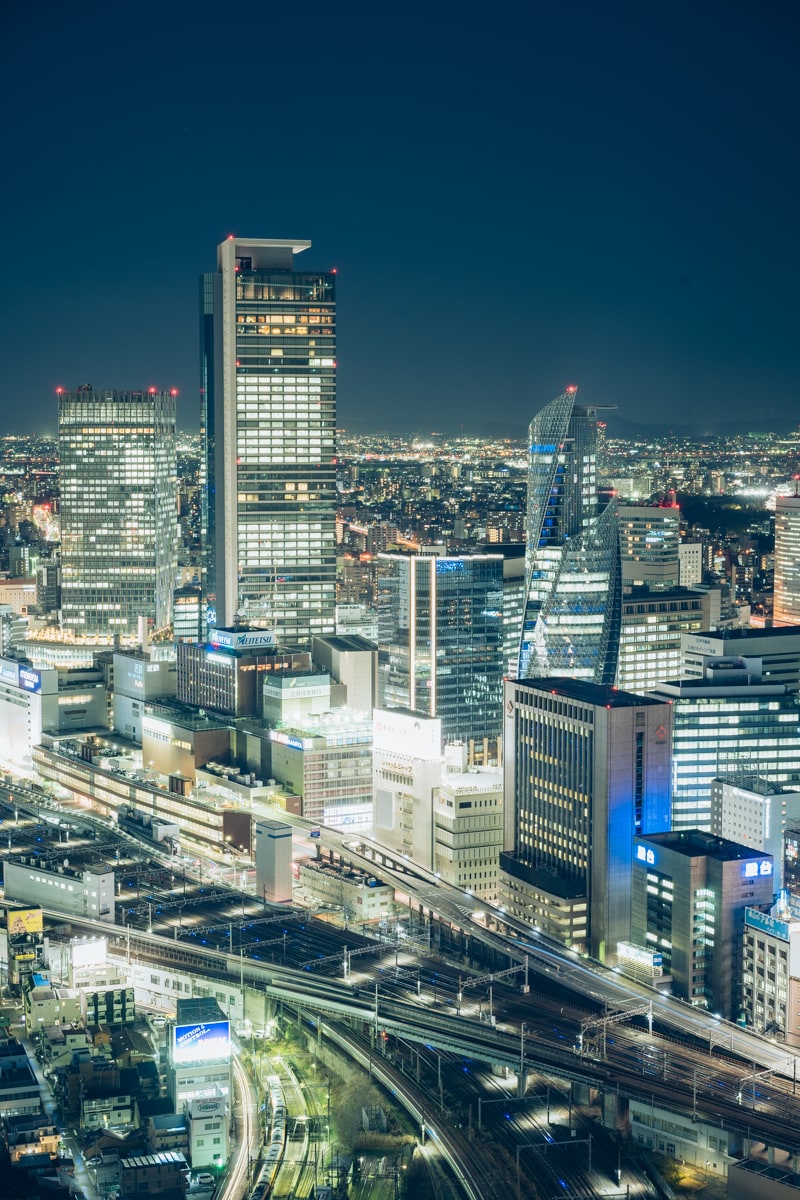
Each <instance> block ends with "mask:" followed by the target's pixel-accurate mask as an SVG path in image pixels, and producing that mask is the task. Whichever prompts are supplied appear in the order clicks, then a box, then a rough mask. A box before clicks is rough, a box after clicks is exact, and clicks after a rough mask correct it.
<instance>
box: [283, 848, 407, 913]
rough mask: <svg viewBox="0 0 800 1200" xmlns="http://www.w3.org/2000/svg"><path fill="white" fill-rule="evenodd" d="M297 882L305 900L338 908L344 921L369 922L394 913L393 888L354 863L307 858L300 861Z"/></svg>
mask: <svg viewBox="0 0 800 1200" xmlns="http://www.w3.org/2000/svg"><path fill="white" fill-rule="evenodd" d="M299 882H300V886H301V887H302V889H303V891H304V892H305V894H306V896H307V897H308V899H309V900H312V901H317V902H318V903H319V904H329V905H332V906H334V907H336V908H341V910H342V916H343V917H344V920H345V924H353V925H356V924H359V925H363V924H371V923H374V922H377V921H385V920H388V918H389V917H391V916H393V914H394V888H393V887H390V886H389V884H386V883H381V882H380V881H379V880H377V879H375V878H374V876H371V875H368V874H367V873H366V872H364V871H359V870H357V869H356V868H354V867H336V866H334V865H333V864H332V863H329V862H325V861H323V860H321V859H307V860H306V861H305V862H304V861H301V862H300V866H299Z"/></svg>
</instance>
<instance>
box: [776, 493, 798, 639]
mask: <svg viewBox="0 0 800 1200" xmlns="http://www.w3.org/2000/svg"><path fill="white" fill-rule="evenodd" d="M773 620H774V621H775V624H776V625H800V496H799V495H798V494H797V488H795V494H794V495H793V496H778V497H777V498H776V500H775V600H774V605H773Z"/></svg>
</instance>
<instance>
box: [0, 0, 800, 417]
mask: <svg viewBox="0 0 800 1200" xmlns="http://www.w3.org/2000/svg"><path fill="white" fill-rule="evenodd" d="M799 11H800V10H798V7H797V5H796V3H794V2H793V0H783V2H777V0H758V3H753V2H751V0H748V2H747V3H738V2H737V0H726V2H724V3H723V2H715V0H693V2H692V3H683V2H682V0H677V2H676V0H662V3H659V4H653V3H648V2H647V0H637V2H635V3H614V2H613V0H612V2H610V3H600V2H597V0H595V2H593V3H589V2H586V3H584V2H578V3H569V2H564V0H561V3H547V4H544V3H539V2H537V0H532V2H531V3H527V4H525V3H522V2H521V0H520V2H519V3H515V4H509V3H504V2H503V0H500V3H496V4H487V5H481V6H476V5H475V4H468V3H467V4H464V3H462V4H450V3H437V0H430V3H429V4H417V3H415V2H413V0H412V2H411V3H403V4H400V3H394V4H392V3H388V4H387V3H379V2H373V3H370V4H366V3H360V2H357V3H351V2H348V0H329V3H327V4H320V3H317V2H316V0H309V2H308V3H305V4H304V3H302V2H301V0H291V2H289V0H285V2H283V3H278V2H276V0H261V3H255V2H253V0H250V2H248V3H242V2H241V0H239V2H238V3H237V2H236V0H234V2H233V3H228V4H221V3H217V4H214V5H210V4H207V3H205V2H204V0H198V2H197V3H176V2H174V0H173V2H171V0H163V2H162V3H161V4H153V3H150V0H145V2H144V3H136V4H129V5H128V4H126V5H117V4H109V3H108V2H107V0H106V2H105V3H102V4H95V3H91V2H82V0H77V3H75V4H65V3H63V0H59V2H58V3H52V2H51V0H45V2H44V3H36V4H31V3H30V2H29V0H7V3H6V5H5V6H4V14H5V15H4V17H3V27H2V30H0V44H1V45H2V49H0V59H1V60H2V61H0V88H2V91H3V93H4V95H3V97H2V100H3V114H4V132H3V137H2V158H1V159H0V162H1V163H2V175H3V183H2V211H3V213H4V221H3V224H4V233H5V238H4V270H3V272H2V287H1V288H0V309H1V311H0V319H1V320H2V335H3V336H2V353H0V432H1V433H5V432H28V431H36V432H42V433H45V432H51V433H52V432H55V428H56V419H55V418H56V401H55V396H54V391H55V388H56V387H57V386H59V385H61V386H64V387H75V386H77V385H78V384H80V383H83V382H90V383H92V384H94V386H95V387H104V388H105V387H121V388H138V387H147V386H149V385H155V386H159V387H165V388H166V387H177V388H179V389H180V397H181V398H180V410H179V419H180V423H181V425H182V426H183V427H184V428H196V427H197V423H198V413H199V395H198V388H199V384H198V336H197V324H198V322H197V278H198V276H199V274H200V273H201V272H202V271H206V270H213V269H214V267H215V261H216V251H215V247H216V244H217V243H218V242H219V241H221V240H222V239H223V238H224V237H226V236H227V234H228V233H230V232H235V233H237V234H238V235H240V236H244V237H296V238H309V239H311V241H312V242H313V246H312V248H311V249H310V250H308V251H306V252H305V254H304V255H303V258H302V259H301V260H300V261H301V262H302V265H303V266H304V267H309V268H320V269H328V268H330V267H334V266H335V267H336V268H337V271H338V282H337V289H338V296H337V299H338V364H339V424H340V425H342V426H344V427H346V428H348V429H350V430H383V429H386V430H395V431H408V432H412V431H419V432H428V431H431V430H439V431H446V432H447V431H455V430H459V429H463V430H464V431H465V432H475V433H483V432H488V431H492V430H505V431H507V432H508V433H509V434H510V435H512V436H514V435H519V434H521V433H522V431H523V429H524V428H525V427H526V426H527V423H528V421H529V420H530V418H531V416H532V415H533V413H534V412H535V411H537V410H538V409H539V408H540V407H542V406H543V405H544V404H545V403H547V402H548V401H549V400H550V399H552V398H553V396H555V395H556V394H557V393H558V392H560V391H561V390H562V389H563V387H564V385H565V384H566V383H568V382H576V383H578V384H579V385H580V388H581V398H582V399H583V400H585V401H586V402H590V401H594V402H597V403H599V404H617V405H618V406H619V413H620V416H621V417H622V418H625V419H627V420H630V421H642V422H647V423H664V422H670V423H673V424H675V425H676V426H677V425H678V424H679V423H680V422H685V421H691V422H706V423H709V424H710V423H713V422H719V421H724V420H726V419H727V420H742V419H744V418H749V419H752V421H753V424H754V425H755V424H756V423H759V424H760V425H761V426H764V424H765V422H769V421H774V422H775V424H776V427H777V426H779V425H781V426H782V425H784V424H785V423H786V422H789V421H792V420H794V421H797V420H800V410H798V391H799V390H800V389H799V387H798V383H799V381H800V369H799V367H800V364H798V329H799V328H800V320H799V319H798V318H799V314H798V307H799V306H798V290H799V289H798V276H800V270H799V269H798V268H799V267H800V263H799V262H798V259H799V257H800V256H799V255H798V237H797V222H798V211H800V203H799V197H798V190H799V189H798V182H799V178H798V176H799V175H800V168H798V133H797V123H798V113H800V96H799V95H798V92H799V91H800V87H799V86H798V78H800V73H799V72H798V69H797V63H798V52H799V51H800V37H798V34H799V33H800V17H798V12H799Z"/></svg>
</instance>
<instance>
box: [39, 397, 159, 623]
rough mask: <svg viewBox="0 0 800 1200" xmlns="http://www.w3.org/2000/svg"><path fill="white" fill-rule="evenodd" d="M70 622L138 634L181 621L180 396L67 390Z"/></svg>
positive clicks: (61, 415) (63, 433)
mask: <svg viewBox="0 0 800 1200" xmlns="http://www.w3.org/2000/svg"><path fill="white" fill-rule="evenodd" d="M58 424H59V443H60V459H61V465H60V472H59V479H60V483H59V486H60V491H61V563H62V587H61V622H62V625H63V627H64V628H65V629H68V630H71V631H72V632H73V633H74V634H75V635H76V636H80V637H88V638H95V637H99V638H111V637H113V636H114V635H116V634H119V635H120V636H122V637H136V635H137V632H138V628H137V622H138V618H139V617H140V616H143V617H148V618H152V619H153V621H154V624H155V627H156V628H157V629H162V628H164V627H165V626H167V625H169V624H170V623H171V620H172V592H173V587H174V584H175V575H176V571H177V546H178V520H177V503H176V496H177V468H176V459H175V397H174V395H171V394H169V393H166V392H156V391H155V390H151V391H143V392H120V391H109V392H94V391H92V390H91V389H89V388H80V389H78V391H75V392H62V393H61V394H60V395H59V406H58Z"/></svg>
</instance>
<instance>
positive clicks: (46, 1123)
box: [3, 1108, 61, 1167]
mask: <svg viewBox="0 0 800 1200" xmlns="http://www.w3.org/2000/svg"><path fill="white" fill-rule="evenodd" d="M3 1123H4V1125H5V1131H6V1145H7V1146H8V1155H9V1158H10V1159H11V1165H12V1167H15V1166H19V1165H24V1160H25V1159H26V1158H27V1157H28V1156H30V1155H32V1154H39V1155H45V1154H46V1155H47V1157H48V1158H49V1159H50V1160H51V1161H52V1160H54V1159H55V1158H57V1157H58V1150H59V1146H60V1145H61V1134H60V1133H59V1132H58V1130H57V1129H56V1127H55V1124H54V1123H53V1120H52V1118H51V1117H48V1116H47V1114H46V1113H45V1112H44V1110H43V1109H42V1108H40V1109H39V1111H38V1112H37V1113H30V1114H25V1115H24V1116H22V1115H20V1116H16V1117H12V1116H6V1117H5V1118H4V1121H3Z"/></svg>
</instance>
